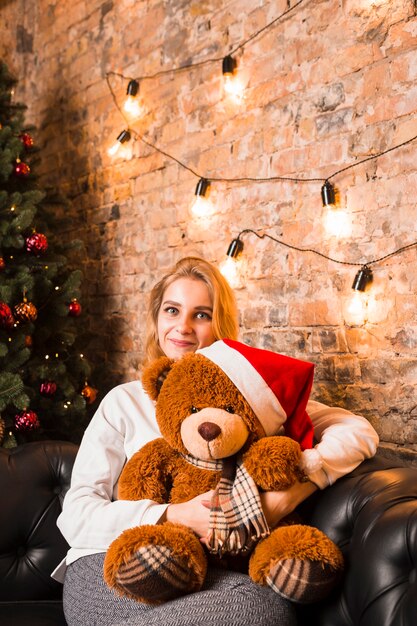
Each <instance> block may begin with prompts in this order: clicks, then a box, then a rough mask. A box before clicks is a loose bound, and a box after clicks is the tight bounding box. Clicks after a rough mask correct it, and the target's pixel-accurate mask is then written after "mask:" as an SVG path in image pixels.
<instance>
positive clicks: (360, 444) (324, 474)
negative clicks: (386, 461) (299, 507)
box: [302, 400, 379, 489]
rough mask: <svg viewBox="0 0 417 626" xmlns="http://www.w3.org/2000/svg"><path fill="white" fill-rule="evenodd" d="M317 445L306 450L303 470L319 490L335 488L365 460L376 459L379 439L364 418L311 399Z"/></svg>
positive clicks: (311, 414)
mask: <svg viewBox="0 0 417 626" xmlns="http://www.w3.org/2000/svg"><path fill="white" fill-rule="evenodd" d="M307 413H308V414H309V416H310V418H311V421H312V422H313V426H314V436H315V439H316V440H317V441H318V443H317V444H316V445H315V447H314V448H312V449H311V450H304V452H303V460H302V467H303V469H304V471H305V473H306V474H307V476H308V478H309V479H310V480H311V482H313V483H315V484H316V485H317V486H318V487H319V488H320V489H324V488H325V487H327V486H328V485H332V484H333V483H334V482H335V481H336V480H337V479H338V478H340V477H341V476H344V475H345V474H348V473H349V472H351V471H352V470H354V469H355V467H357V466H358V465H359V464H360V463H361V462H362V461H364V460H365V459H367V458H370V457H372V456H374V454H375V453H376V449H377V446H378V442H379V438H378V435H377V433H376V431H375V430H374V428H373V427H372V426H371V424H370V423H369V422H368V420H366V419H365V418H364V417H361V416H359V415H354V414H353V413H350V411H347V410H345V409H342V408H339V407H329V406H326V405H325V404H321V403H320V402H316V401H314V400H310V401H309V402H308V404H307Z"/></svg>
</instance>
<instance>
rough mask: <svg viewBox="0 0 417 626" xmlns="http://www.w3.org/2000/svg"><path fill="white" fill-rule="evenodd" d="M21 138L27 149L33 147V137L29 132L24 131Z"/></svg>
mask: <svg viewBox="0 0 417 626" xmlns="http://www.w3.org/2000/svg"><path fill="white" fill-rule="evenodd" d="M19 139H20V141H21V142H22V144H23V145H24V146H25V148H26V149H27V150H29V149H30V148H33V139H32V137H31V136H30V135H29V133H22V134H21V135H19Z"/></svg>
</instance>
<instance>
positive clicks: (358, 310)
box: [344, 291, 368, 326]
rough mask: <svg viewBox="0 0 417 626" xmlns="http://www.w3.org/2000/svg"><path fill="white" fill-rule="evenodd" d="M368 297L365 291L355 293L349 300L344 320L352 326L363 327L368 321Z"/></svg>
mask: <svg viewBox="0 0 417 626" xmlns="http://www.w3.org/2000/svg"><path fill="white" fill-rule="evenodd" d="M367 300H368V299H367V296H366V294H365V293H364V292H363V291H355V292H354V293H353V294H352V296H350V298H348V300H347V302H346V305H345V311H344V318H345V321H346V323H347V324H349V325H350V326H362V325H363V324H365V322H366V321H367V313H368V312H367V308H368V307H367Z"/></svg>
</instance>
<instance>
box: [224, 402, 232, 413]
mask: <svg viewBox="0 0 417 626" xmlns="http://www.w3.org/2000/svg"><path fill="white" fill-rule="evenodd" d="M224 410H225V411H227V412H228V413H234V412H235V410H234V408H233V407H232V406H230V404H228V405H227V406H225V407H224Z"/></svg>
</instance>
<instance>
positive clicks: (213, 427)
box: [197, 422, 222, 441]
mask: <svg viewBox="0 0 417 626" xmlns="http://www.w3.org/2000/svg"><path fill="white" fill-rule="evenodd" d="M197 430H198V432H199V434H200V435H201V436H202V438H203V439H204V440H205V441H213V439H216V437H218V436H219V435H220V433H221V432H222V430H221V428H220V426H218V425H217V424H213V422H203V423H202V424H200V426H199V427H198V428H197Z"/></svg>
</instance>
